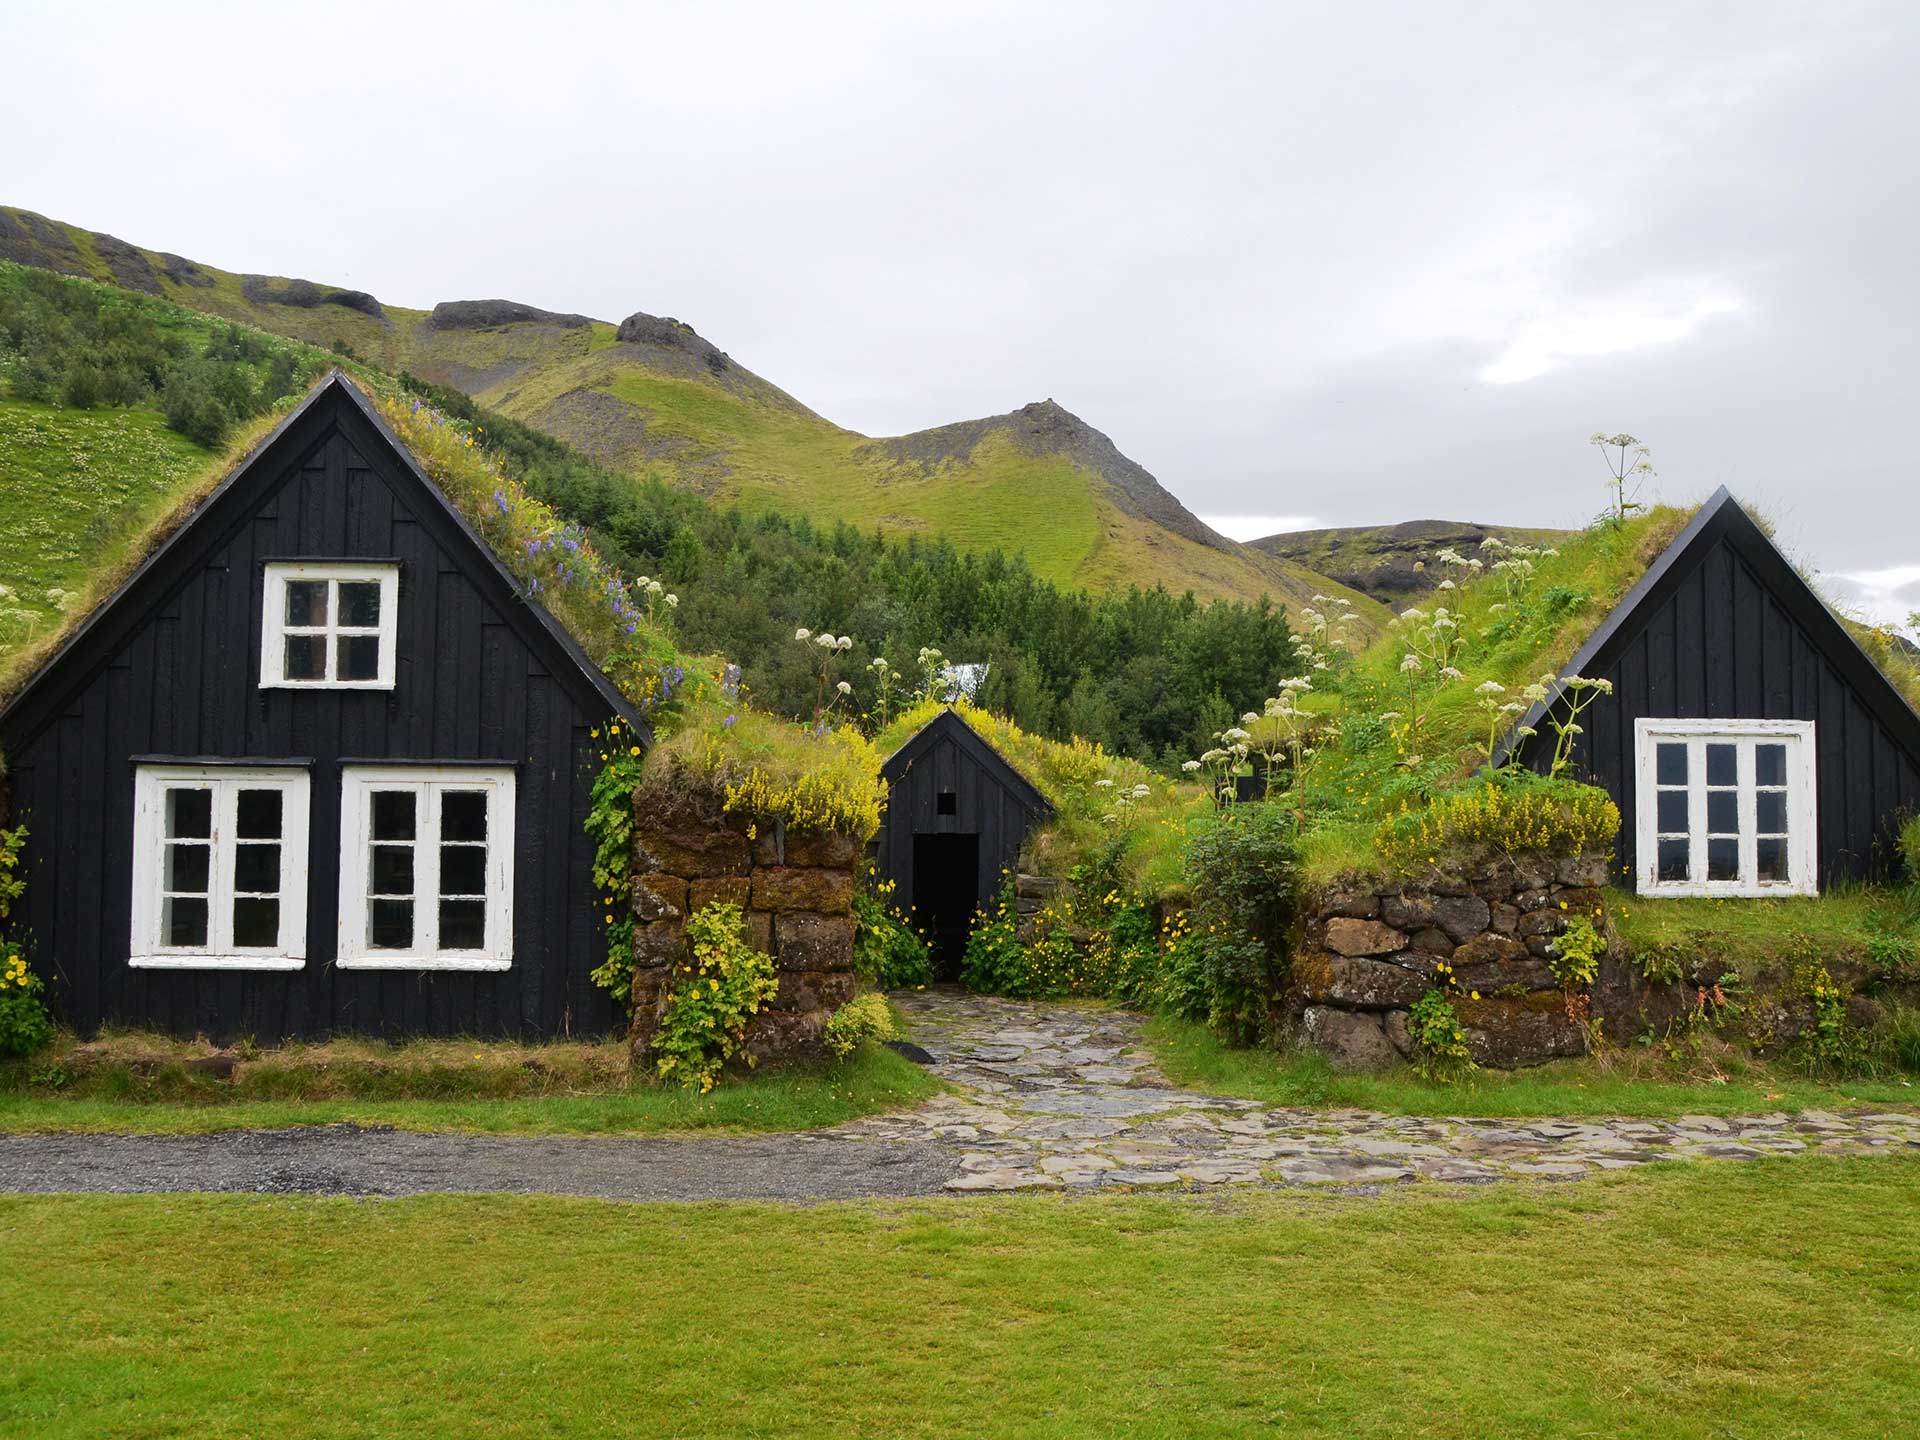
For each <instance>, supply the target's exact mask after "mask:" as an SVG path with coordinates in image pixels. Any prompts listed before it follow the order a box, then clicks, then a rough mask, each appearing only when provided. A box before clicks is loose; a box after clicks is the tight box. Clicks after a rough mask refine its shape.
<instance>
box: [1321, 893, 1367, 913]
mask: <svg viewBox="0 0 1920 1440" xmlns="http://www.w3.org/2000/svg"><path fill="white" fill-rule="evenodd" d="M1320 910H1321V913H1323V914H1326V915H1343V916H1345V917H1346V918H1347V919H1349V920H1372V919H1374V918H1375V917H1376V916H1378V915H1379V913H1380V897H1379V896H1378V895H1376V894H1374V892H1373V891H1371V890H1334V891H1330V892H1329V893H1328V894H1327V895H1326V896H1325V897H1324V898H1323V899H1322V900H1321V902H1320Z"/></svg>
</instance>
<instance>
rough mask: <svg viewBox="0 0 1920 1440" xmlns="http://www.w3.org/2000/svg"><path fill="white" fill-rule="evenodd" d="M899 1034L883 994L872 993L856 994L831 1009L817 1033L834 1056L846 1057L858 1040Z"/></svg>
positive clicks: (887, 1038)
mask: <svg viewBox="0 0 1920 1440" xmlns="http://www.w3.org/2000/svg"><path fill="white" fill-rule="evenodd" d="M899 1037H900V1032H899V1029H898V1027H896V1026H895V1025H894V1023H893V1011H892V1010H891V1009H889V1008H888V1007H887V1002H886V998H885V997H884V996H881V995H873V994H868V995H856V996H854V997H853V999H851V1000H849V1001H848V1002H847V1003H846V1004H844V1005H842V1006H841V1007H840V1008H839V1009H838V1010H836V1011H834V1012H833V1018H832V1019H830V1020H829V1021H827V1028H826V1032H825V1034H824V1035H822V1036H821V1038H822V1039H823V1040H824V1041H825V1042H826V1046H827V1049H828V1051H829V1052H831V1053H832V1055H833V1058H834V1059H836V1060H844V1059H846V1058H847V1056H849V1055H851V1054H852V1053H853V1052H854V1050H855V1049H856V1048H857V1047H858V1046H859V1044H860V1042H861V1041H862V1040H897V1039H899Z"/></svg>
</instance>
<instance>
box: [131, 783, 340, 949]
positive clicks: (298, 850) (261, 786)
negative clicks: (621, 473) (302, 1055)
mask: <svg viewBox="0 0 1920 1440" xmlns="http://www.w3.org/2000/svg"><path fill="white" fill-rule="evenodd" d="M181 786H192V787H194V788H204V789H207V790H210V791H212V792H213V798H212V802H211V824H210V826H209V829H210V830H211V832H212V833H211V834H210V835H209V837H208V845H209V849H210V851H211V854H210V855H209V857H208V864H209V871H208V880H207V912H208V913H207V943H206V944H205V945H201V946H172V945H167V944H165V943H164V936H163V934H162V932H161V923H162V918H163V916H164V913H165V909H166V907H165V904H164V903H163V902H164V893H163V891H164V887H163V879H164V876H165V874H166V869H165V860H166V853H165V852H166V845H167V835H166V794H167V791H168V790H169V789H171V788H175V787H181ZM242 790H278V791H279V792H280V794H281V800H280V889H279V891H278V893H277V894H276V895H275V897H274V898H276V899H278V900H279V902H280V940H279V943H278V944H276V945H271V946H257V947H256V946H239V945H235V944H234V943H233V901H234V888H233V862H234V846H235V844H236V843H237V841H236V830H237V826H236V819H235V814H236V810H237V807H238V803H239V793H240V791H242ZM310 790H311V785H310V780H309V777H308V775H307V772H306V770H305V769H304V768H303V767H296V766H284V765H274V766H264V765H139V766H137V767H136V768H135V770H134V777H133V908H132V914H133V926H132V935H131V940H130V945H129V948H128V955H127V963H128V964H129V965H134V966H138V967H141V968H143V969H160V970H298V969H300V968H301V967H302V966H304V965H305V964H306V963H307V827H308V819H309V815H310V803H309V802H310ZM261 893H264V892H261Z"/></svg>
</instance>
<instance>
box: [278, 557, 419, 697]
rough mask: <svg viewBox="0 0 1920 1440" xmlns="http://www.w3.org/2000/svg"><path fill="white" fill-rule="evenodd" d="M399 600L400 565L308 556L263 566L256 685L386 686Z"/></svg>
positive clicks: (389, 684)
mask: <svg viewBox="0 0 1920 1440" xmlns="http://www.w3.org/2000/svg"><path fill="white" fill-rule="evenodd" d="M399 598H400V570H399V567H398V566H394V565H380V564H370V563H364V562H348V561H339V562H333V561H325V562H323V561H313V560H291V561H283V562H277V563H274V564H270V565H268V566H267V575H266V599H265V602H264V603H265V611H264V613H263V614H262V616H261V624H260V684H261V686H262V688H283V687H291V688H297V689H330V690H391V689H392V688H393V672H394V645H395V637H396V635H397V633H398V627H397V624H396V619H397V610H398V604H397V602H398V600H399Z"/></svg>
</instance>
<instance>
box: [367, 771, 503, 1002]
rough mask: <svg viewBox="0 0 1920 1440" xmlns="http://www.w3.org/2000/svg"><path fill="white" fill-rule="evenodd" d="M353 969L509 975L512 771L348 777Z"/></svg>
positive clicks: (383, 773)
mask: <svg viewBox="0 0 1920 1440" xmlns="http://www.w3.org/2000/svg"><path fill="white" fill-rule="evenodd" d="M340 836H341V841H340V843H341V857H340V953H339V964H340V965H341V966H342V968H345V969H362V970H380V969H393V970H505V969H507V968H508V967H509V966H510V965H511V964H512V963H513V771H512V770H511V769H496V768H493V767H484V768H483V767H464V766H455V767H446V768H441V767H431V768H430V767H421V766H399V765H349V766H347V767H346V768H345V769H344V770H343V771H342V772H341V795H340Z"/></svg>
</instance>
